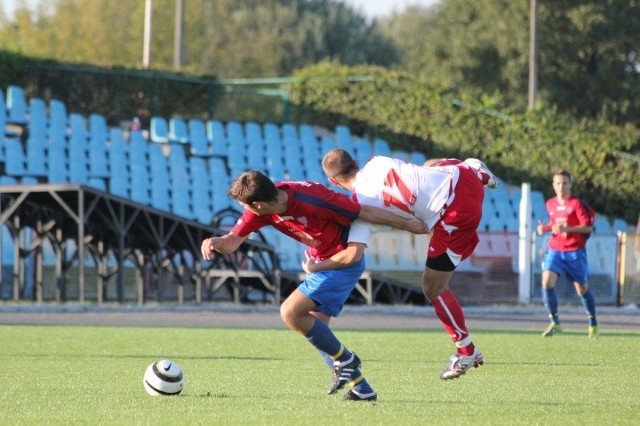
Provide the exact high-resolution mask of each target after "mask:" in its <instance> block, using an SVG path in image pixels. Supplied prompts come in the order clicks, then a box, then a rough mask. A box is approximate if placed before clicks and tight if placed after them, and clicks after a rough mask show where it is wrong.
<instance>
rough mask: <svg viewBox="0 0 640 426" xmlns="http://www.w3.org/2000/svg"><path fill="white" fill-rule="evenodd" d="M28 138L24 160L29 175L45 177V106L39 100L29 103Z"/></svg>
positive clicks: (35, 99) (32, 100)
mask: <svg viewBox="0 0 640 426" xmlns="http://www.w3.org/2000/svg"><path fill="white" fill-rule="evenodd" d="M28 125H29V136H28V139H27V145H26V153H25V154H26V160H27V169H28V170H29V173H30V174H32V175H34V176H39V177H46V176H47V166H48V165H47V106H46V103H45V101H44V100H42V99H40V98H31V100H30V101H29V124H28Z"/></svg>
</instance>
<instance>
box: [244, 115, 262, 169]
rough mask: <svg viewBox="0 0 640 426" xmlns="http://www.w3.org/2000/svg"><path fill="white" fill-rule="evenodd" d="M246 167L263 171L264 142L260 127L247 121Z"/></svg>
mask: <svg viewBox="0 0 640 426" xmlns="http://www.w3.org/2000/svg"><path fill="white" fill-rule="evenodd" d="M245 140H246V157H247V168H249V169H255V170H263V171H265V170H264V169H265V158H264V151H265V143H264V138H263V137H262V127H261V126H260V125H259V124H257V123H254V122H252V121H249V122H247V123H245Z"/></svg>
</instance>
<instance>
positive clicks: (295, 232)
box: [231, 181, 361, 260]
mask: <svg viewBox="0 0 640 426" xmlns="http://www.w3.org/2000/svg"><path fill="white" fill-rule="evenodd" d="M276 187H277V188H278V189H280V190H282V191H285V192H286V193H287V195H288V200H287V210H286V212H285V213H283V214H280V215H277V214H267V215H261V216H260V215H257V214H255V213H253V212H251V211H249V210H245V211H244V212H243V213H242V216H241V217H240V219H238V222H236V224H235V225H234V227H233V229H232V230H231V231H232V232H233V233H234V234H236V235H238V236H240V237H244V236H247V235H249V234H250V233H252V232H254V231H257V230H258V229H260V228H262V227H263V226H267V225H271V226H273V227H274V228H276V229H277V230H278V231H280V232H282V233H283V234H285V235H288V236H290V237H291V238H293V239H295V240H298V241H300V242H301V243H302V244H305V245H307V246H309V247H310V249H309V254H310V255H311V256H312V257H313V258H314V259H316V260H324V259H326V258H328V257H331V256H332V255H334V254H335V253H337V252H339V251H341V250H343V249H344V248H346V246H347V237H348V236H349V226H350V225H351V222H353V221H354V220H356V219H357V218H358V215H359V214H360V208H361V207H360V204H358V202H357V201H354V200H352V199H350V198H348V197H347V196H345V195H343V194H340V193H337V192H335V191H332V190H330V189H329V188H327V187H326V186H324V185H321V184H319V183H314V182H306V181H295V182H279V183H276Z"/></svg>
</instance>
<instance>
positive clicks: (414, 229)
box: [405, 217, 431, 234]
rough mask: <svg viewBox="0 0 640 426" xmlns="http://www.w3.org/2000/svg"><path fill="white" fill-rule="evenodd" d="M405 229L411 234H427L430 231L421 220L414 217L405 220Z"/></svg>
mask: <svg viewBox="0 0 640 426" xmlns="http://www.w3.org/2000/svg"><path fill="white" fill-rule="evenodd" d="M405 229H406V230H407V231H409V232H411V233H413V234H428V233H429V232H430V231H431V230H430V229H429V227H428V226H427V225H426V224H425V223H424V222H423V221H421V220H420V219H418V218H416V217H412V218H410V219H408V220H407V227H406V228H405Z"/></svg>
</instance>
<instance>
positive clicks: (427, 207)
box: [349, 156, 460, 244]
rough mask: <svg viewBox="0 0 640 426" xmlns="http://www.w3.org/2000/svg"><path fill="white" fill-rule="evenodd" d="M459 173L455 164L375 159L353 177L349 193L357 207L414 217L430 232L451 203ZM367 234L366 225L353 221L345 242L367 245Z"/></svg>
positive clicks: (367, 228) (385, 158)
mask: <svg viewBox="0 0 640 426" xmlns="http://www.w3.org/2000/svg"><path fill="white" fill-rule="evenodd" d="M457 164H460V162H459V161H457ZM459 173H460V171H459V169H458V167H457V166H455V165H444V166H431V167H422V166H417V165H415V164H410V163H405V162H403V161H402V160H398V159H394V158H389V157H382V156H376V157H373V158H372V159H371V160H369V161H368V162H367V164H365V166H364V167H362V168H361V169H360V171H359V172H358V174H357V175H356V180H355V187H354V190H353V192H354V196H355V197H356V199H357V200H358V202H359V203H360V204H365V205H370V206H375V207H382V208H385V209H388V210H390V211H392V212H393V213H395V214H398V215H400V216H405V217H408V216H409V215H411V216H415V217H417V218H418V219H421V220H422V221H423V222H424V223H425V224H426V225H427V226H428V227H429V229H432V228H433V226H434V225H435V224H436V223H437V222H438V220H440V217H441V214H442V211H443V210H444V208H446V205H447V204H450V203H451V201H452V200H453V196H454V191H453V189H454V188H455V186H456V183H457V181H458V177H459ZM364 228H366V230H365V229H364ZM369 233H370V231H369V225H368V224H365V223H362V221H356V222H354V223H353V224H352V226H351V232H350V233H349V241H353V242H361V243H365V244H367V243H368V242H369V237H370V236H369Z"/></svg>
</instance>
